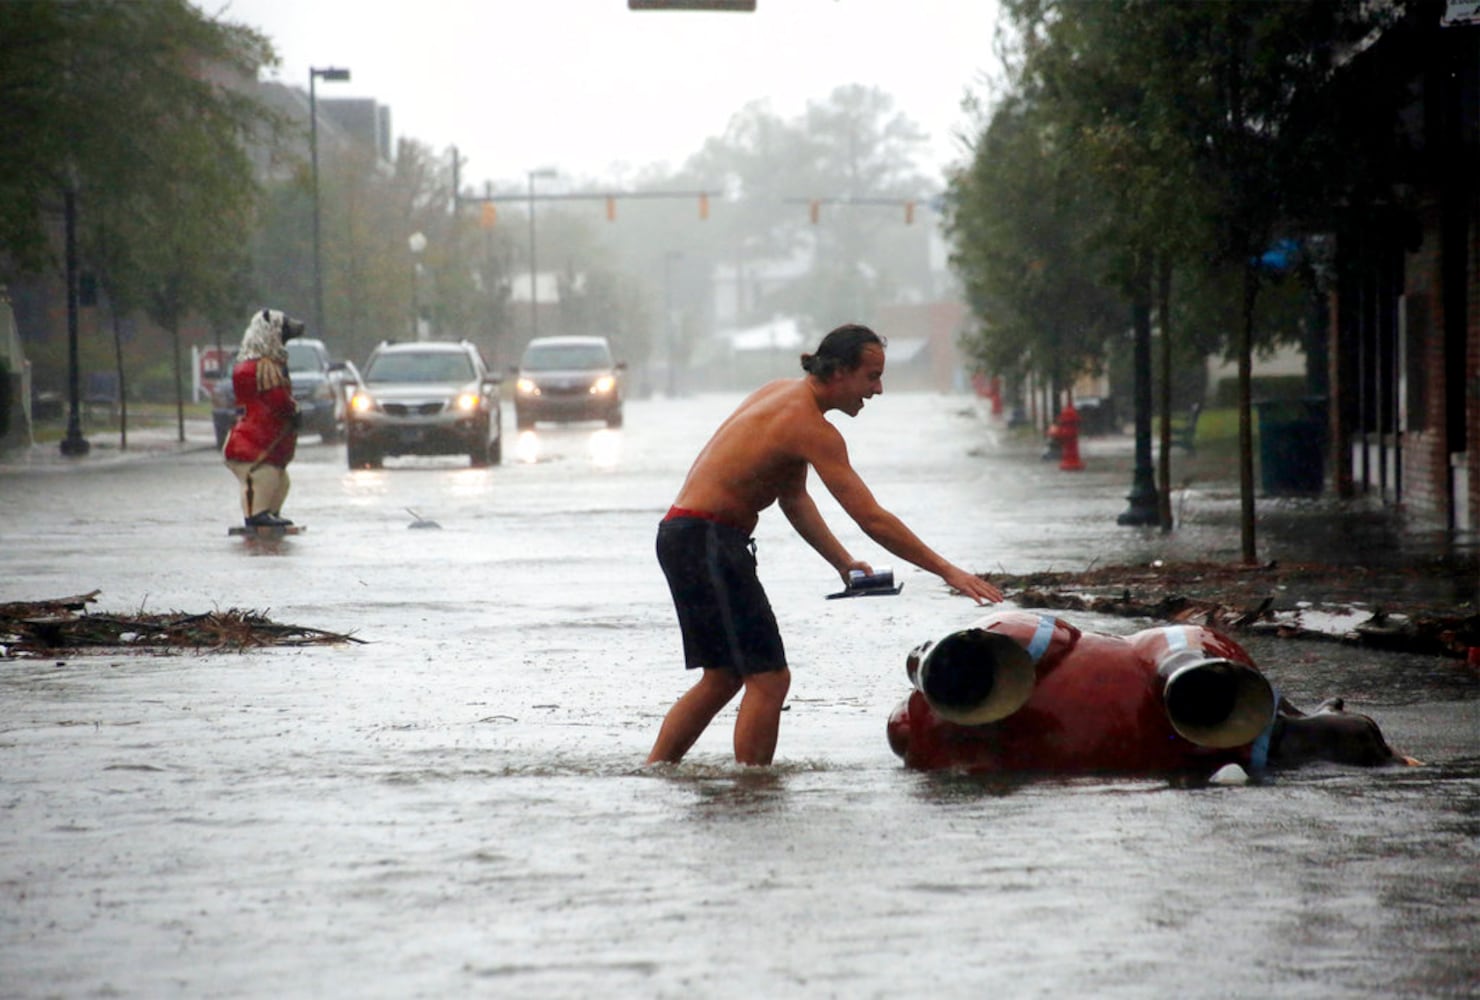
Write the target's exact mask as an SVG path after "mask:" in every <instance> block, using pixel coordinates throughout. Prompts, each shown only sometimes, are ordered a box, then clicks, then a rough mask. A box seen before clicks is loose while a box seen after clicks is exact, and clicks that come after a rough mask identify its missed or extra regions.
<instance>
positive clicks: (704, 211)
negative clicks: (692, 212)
mask: <svg viewBox="0 0 1480 1000" xmlns="http://www.w3.org/2000/svg"><path fill="white" fill-rule="evenodd" d="M699 218H701V219H707V218H709V195H707V194H701V195H699Z"/></svg>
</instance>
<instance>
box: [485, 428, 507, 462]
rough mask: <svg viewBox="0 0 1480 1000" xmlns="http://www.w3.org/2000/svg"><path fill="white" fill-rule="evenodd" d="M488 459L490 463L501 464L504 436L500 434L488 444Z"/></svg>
mask: <svg viewBox="0 0 1480 1000" xmlns="http://www.w3.org/2000/svg"><path fill="white" fill-rule="evenodd" d="M488 461H489V464H491V465H502V464H503V461H504V436H503V435H502V434H500V435H499V436H498V437H496V438H494V439H493V441H492V442H490V443H489V445H488Z"/></svg>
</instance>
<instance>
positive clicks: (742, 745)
mask: <svg viewBox="0 0 1480 1000" xmlns="http://www.w3.org/2000/svg"><path fill="white" fill-rule="evenodd" d="M743 680H744V683H745V697H744V698H742V699H741V700H740V714H739V716H738V717H737V718H736V719H735V760H736V761H738V762H739V763H741V764H755V765H761V766H764V765H766V764H769V763H771V759H772V758H773V757H775V756H776V735H777V733H778V732H779V731H780V729H781V707H782V705H784V704H785V703H786V692H787V690H788V689H789V688H790V687H791V671H790V670H787V669H781V670H768V671H766V672H765V673H763V674H748V675H747V676H746V677H744V678H743Z"/></svg>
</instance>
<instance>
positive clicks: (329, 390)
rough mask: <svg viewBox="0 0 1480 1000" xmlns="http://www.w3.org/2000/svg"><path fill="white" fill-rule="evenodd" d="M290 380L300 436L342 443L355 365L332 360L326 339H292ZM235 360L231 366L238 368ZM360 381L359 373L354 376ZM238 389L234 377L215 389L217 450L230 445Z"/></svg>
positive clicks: (214, 412)
mask: <svg viewBox="0 0 1480 1000" xmlns="http://www.w3.org/2000/svg"><path fill="white" fill-rule="evenodd" d="M286 346H287V348H288V378H289V379H290V380H291V381H292V383H293V399H294V400H296V401H297V403H298V416H299V425H298V426H299V434H317V435H319V437H320V438H322V439H323V440H324V441H326V442H333V441H338V440H339V439H340V438H341V437H342V436H343V435H344V418H345V412H346V407H347V403H348V393H347V390H346V387H345V383H346V381H347V379H349V378H350V375H351V373H352V372H353V366H351V365H350V364H349V363H348V362H345V361H331V360H329V351H328V348H326V347H325V346H324V342H323V341H322V340H312V339H309V340H290V341H289V342H288V343H287V345H286ZM235 364H236V362H235V359H233V361H232V363H231V365H229V366H228V367H227V371H228V372H229V371H230V370H231V368H233V367H235ZM353 374H354V377H355V378H356V379H357V378H358V373H353ZM236 418H237V405H236V389H235V388H234V387H233V386H232V384H231V377H230V375H229V374H228V376H227V377H226V378H223V379H220V380H218V381H217V382H216V385H215V388H213V389H212V390H211V422H212V423H213V424H214V425H215V428H216V447H217V448H220V447H222V446H223V445H225V444H226V435H227V433H228V432H229V431H230V430H231V425H232V424H234V423H236Z"/></svg>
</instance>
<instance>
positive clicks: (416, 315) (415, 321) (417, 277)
mask: <svg viewBox="0 0 1480 1000" xmlns="http://www.w3.org/2000/svg"><path fill="white" fill-rule="evenodd" d="M406 245H407V246H408V247H410V249H411V337H412V339H413V340H425V339H426V337H425V336H423V335H422V332H421V304H420V302H419V299H420V289H421V254H422V251H424V250H426V248H427V238H426V237H425V236H423V235H422V234H421V233H420V232H415V233H412V234H411V235H410V236H409V237H407V239H406Z"/></svg>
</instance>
